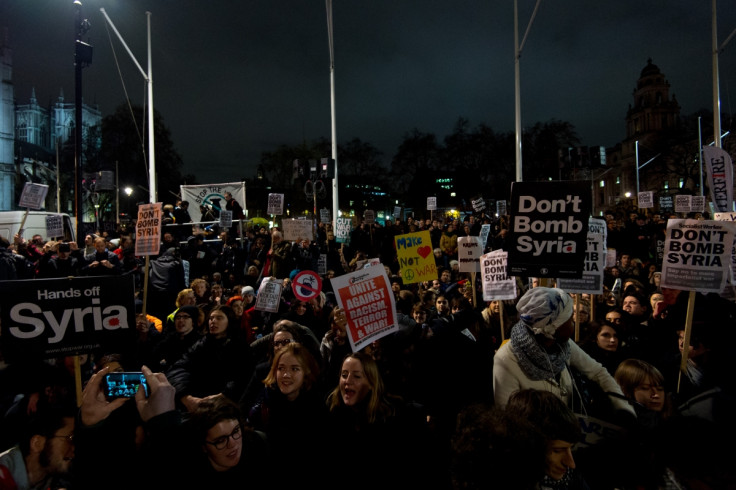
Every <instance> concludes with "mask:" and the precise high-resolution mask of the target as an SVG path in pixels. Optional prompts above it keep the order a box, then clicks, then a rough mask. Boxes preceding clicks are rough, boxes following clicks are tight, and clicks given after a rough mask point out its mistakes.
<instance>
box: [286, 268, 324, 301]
mask: <svg viewBox="0 0 736 490" xmlns="http://www.w3.org/2000/svg"><path fill="white" fill-rule="evenodd" d="M291 290H292V291H293V292H294V296H296V299H298V300H300V301H309V300H310V299H312V298H316V297H317V296H318V295H319V293H320V292H321V291H322V278H321V277H319V274H317V273H316V272H314V271H301V272H300V273H298V274H297V275H296V276H294V282H293V283H292V285H291Z"/></svg>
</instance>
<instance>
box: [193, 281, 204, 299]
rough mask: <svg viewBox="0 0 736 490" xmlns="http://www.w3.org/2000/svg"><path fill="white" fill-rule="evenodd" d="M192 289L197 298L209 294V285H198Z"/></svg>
mask: <svg viewBox="0 0 736 490" xmlns="http://www.w3.org/2000/svg"><path fill="white" fill-rule="evenodd" d="M192 289H193V290H194V294H196V295H197V296H200V297H202V296H204V294H205V293H206V292H207V285H206V284H204V283H198V284H197V285H196V286H194V287H193V288H192Z"/></svg>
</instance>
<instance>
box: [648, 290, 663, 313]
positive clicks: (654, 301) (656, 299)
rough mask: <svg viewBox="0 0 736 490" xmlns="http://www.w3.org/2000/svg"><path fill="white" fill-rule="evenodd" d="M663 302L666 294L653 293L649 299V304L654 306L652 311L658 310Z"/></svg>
mask: <svg viewBox="0 0 736 490" xmlns="http://www.w3.org/2000/svg"><path fill="white" fill-rule="evenodd" d="M662 301H664V294H662V293H653V294H652V295H651V296H650V297H649V304H650V305H652V310H656V309H657V303H660V302H662Z"/></svg>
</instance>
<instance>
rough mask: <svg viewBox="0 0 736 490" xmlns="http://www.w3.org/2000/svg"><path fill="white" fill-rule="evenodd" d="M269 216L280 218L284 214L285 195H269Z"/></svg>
mask: <svg viewBox="0 0 736 490" xmlns="http://www.w3.org/2000/svg"><path fill="white" fill-rule="evenodd" d="M266 212H267V213H268V214H273V215H275V216H280V215H282V214H284V195H283V194H269V195H268V208H267V210H266Z"/></svg>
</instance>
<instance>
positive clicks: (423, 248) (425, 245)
mask: <svg viewBox="0 0 736 490" xmlns="http://www.w3.org/2000/svg"><path fill="white" fill-rule="evenodd" d="M394 241H395V245H396V255H397V258H398V260H399V268H400V269H401V277H402V278H403V280H404V284H413V283H417V282H422V281H431V280H432V279H437V265H436V263H435V261H434V255H433V254H432V238H431V237H430V235H429V231H428V230H424V231H420V232H417V233H408V234H405V235H398V236H396V237H395V238H394Z"/></svg>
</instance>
